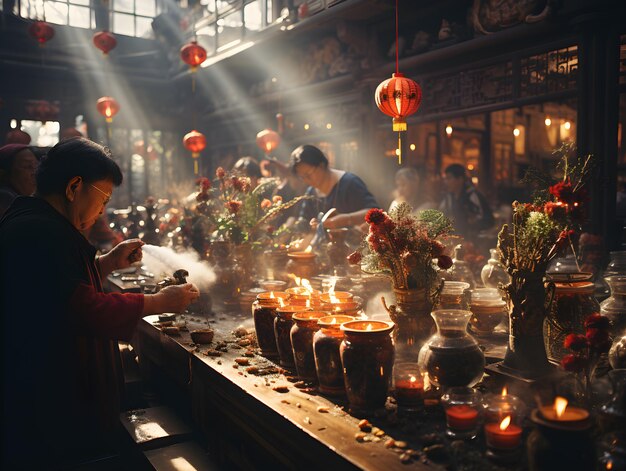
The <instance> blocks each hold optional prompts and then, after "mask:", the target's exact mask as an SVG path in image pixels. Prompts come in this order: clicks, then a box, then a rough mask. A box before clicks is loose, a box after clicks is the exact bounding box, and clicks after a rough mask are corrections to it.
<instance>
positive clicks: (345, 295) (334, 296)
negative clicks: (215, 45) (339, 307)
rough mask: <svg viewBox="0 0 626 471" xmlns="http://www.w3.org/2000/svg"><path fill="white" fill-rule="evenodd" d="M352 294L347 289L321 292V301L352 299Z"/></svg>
mask: <svg viewBox="0 0 626 471" xmlns="http://www.w3.org/2000/svg"><path fill="white" fill-rule="evenodd" d="M353 297H354V296H353V295H352V293H350V292H349V291H332V292H331V291H329V292H328V293H324V294H322V302H324V303H329V304H338V303H345V302H349V301H352V298H353Z"/></svg>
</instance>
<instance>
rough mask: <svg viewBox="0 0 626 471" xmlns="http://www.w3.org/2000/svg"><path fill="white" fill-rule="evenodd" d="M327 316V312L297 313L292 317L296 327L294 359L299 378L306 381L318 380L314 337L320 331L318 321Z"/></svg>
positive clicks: (293, 346) (292, 343) (293, 335)
mask: <svg viewBox="0 0 626 471" xmlns="http://www.w3.org/2000/svg"><path fill="white" fill-rule="evenodd" d="M327 315H328V313H327V312H320V311H311V312H297V313H295V314H294V315H293V317H292V319H293V321H294V325H293V326H292V327H291V346H292V349H293V358H294V360H295V363H296V372H297V373H298V376H299V377H300V379H303V380H305V381H316V380H317V374H316V373H315V357H314V354H313V336H314V335H315V332H316V331H317V330H318V329H319V326H318V324H317V321H318V320H319V319H321V318H322V317H325V316H327Z"/></svg>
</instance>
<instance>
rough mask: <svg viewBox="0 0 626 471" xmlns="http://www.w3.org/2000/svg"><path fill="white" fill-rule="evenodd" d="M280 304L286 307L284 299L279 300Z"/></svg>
mask: <svg viewBox="0 0 626 471" xmlns="http://www.w3.org/2000/svg"><path fill="white" fill-rule="evenodd" d="M278 303H279V304H280V307H285V301H284V300H283V298H278Z"/></svg>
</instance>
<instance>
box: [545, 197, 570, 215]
mask: <svg viewBox="0 0 626 471" xmlns="http://www.w3.org/2000/svg"><path fill="white" fill-rule="evenodd" d="M543 210H544V211H545V213H546V214H547V215H548V216H550V217H551V218H552V219H563V218H565V216H566V215H567V206H566V205H565V204H562V203H553V202H551V201H548V202H547V203H546V204H545V205H544V207H543Z"/></svg>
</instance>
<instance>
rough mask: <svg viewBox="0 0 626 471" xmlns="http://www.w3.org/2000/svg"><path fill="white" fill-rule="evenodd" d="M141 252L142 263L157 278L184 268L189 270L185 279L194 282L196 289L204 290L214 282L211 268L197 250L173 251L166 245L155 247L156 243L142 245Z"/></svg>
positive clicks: (170, 274) (214, 277) (213, 273)
mask: <svg viewBox="0 0 626 471" xmlns="http://www.w3.org/2000/svg"><path fill="white" fill-rule="evenodd" d="M141 250H142V252H143V260H142V263H143V264H144V265H145V266H146V268H147V269H148V271H150V272H152V273H154V275H155V276H156V277H157V279H162V278H163V277H165V276H172V273H174V272H175V271H176V270H178V269H181V268H183V269H185V270H187V271H188V272H189V277H188V278H187V281H189V282H190V283H194V284H195V285H196V286H197V287H198V289H199V290H200V291H201V292H202V291H206V290H208V289H209V287H210V286H211V285H212V284H213V283H215V280H216V276H215V272H214V271H213V268H211V266H210V265H209V264H208V263H207V262H205V261H202V260H200V257H199V255H198V254H197V252H195V251H193V250H190V251H188V252H174V251H173V250H172V249H170V248H168V247H157V246H156V245H148V244H146V245H144V246H143V247H141Z"/></svg>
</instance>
